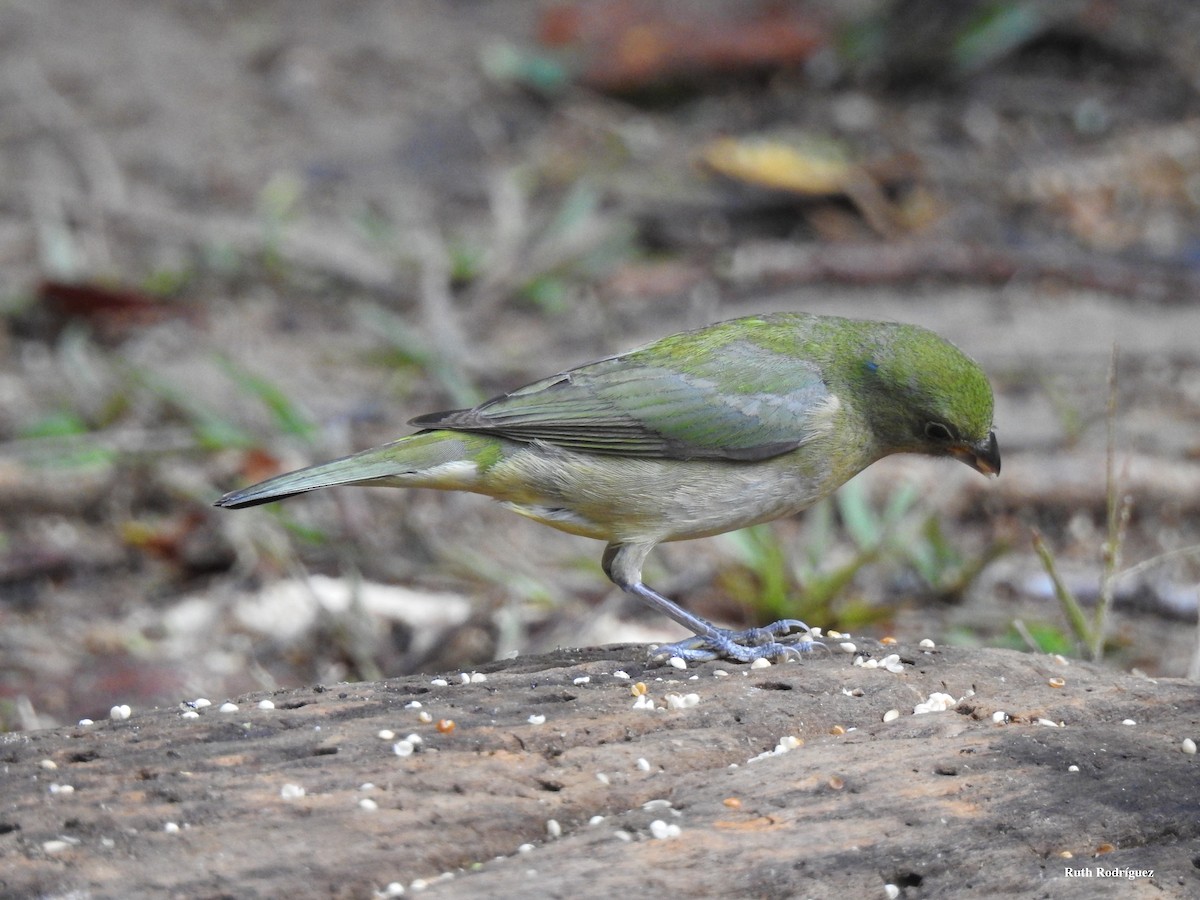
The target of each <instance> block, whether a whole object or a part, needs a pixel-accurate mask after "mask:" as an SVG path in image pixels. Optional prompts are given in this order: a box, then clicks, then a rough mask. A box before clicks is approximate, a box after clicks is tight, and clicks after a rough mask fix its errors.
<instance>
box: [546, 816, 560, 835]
mask: <svg viewBox="0 0 1200 900" xmlns="http://www.w3.org/2000/svg"><path fill="white" fill-rule="evenodd" d="M546 834H548V835H549V836H550V837H552V838H560V837H562V826H561V825H559V824H558V819H547V820H546Z"/></svg>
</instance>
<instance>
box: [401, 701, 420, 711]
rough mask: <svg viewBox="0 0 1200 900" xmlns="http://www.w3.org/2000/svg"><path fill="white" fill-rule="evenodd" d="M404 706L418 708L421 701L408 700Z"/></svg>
mask: <svg viewBox="0 0 1200 900" xmlns="http://www.w3.org/2000/svg"><path fill="white" fill-rule="evenodd" d="M404 708H405V709H420V708H421V701H420V700H410V701H409V702H408V703H405V704H404Z"/></svg>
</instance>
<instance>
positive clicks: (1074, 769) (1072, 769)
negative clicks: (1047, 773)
mask: <svg viewBox="0 0 1200 900" xmlns="http://www.w3.org/2000/svg"><path fill="white" fill-rule="evenodd" d="M1067 771H1068V772H1078V771H1079V766H1076V765H1070V766H1067Z"/></svg>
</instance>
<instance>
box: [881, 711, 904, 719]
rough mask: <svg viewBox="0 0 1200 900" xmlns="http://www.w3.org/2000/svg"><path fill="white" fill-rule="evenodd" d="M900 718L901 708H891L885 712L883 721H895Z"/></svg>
mask: <svg viewBox="0 0 1200 900" xmlns="http://www.w3.org/2000/svg"><path fill="white" fill-rule="evenodd" d="M898 718H900V710H898V709H889V710H888V711H887V712H885V713H884V714H883V721H885V722H894V721H896V720H897V719H898Z"/></svg>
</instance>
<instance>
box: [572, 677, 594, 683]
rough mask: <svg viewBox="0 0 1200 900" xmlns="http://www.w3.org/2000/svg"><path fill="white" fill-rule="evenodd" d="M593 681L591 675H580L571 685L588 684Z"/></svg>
mask: <svg viewBox="0 0 1200 900" xmlns="http://www.w3.org/2000/svg"><path fill="white" fill-rule="evenodd" d="M591 680H592V676H591V675H580V676H579V677H578V678H576V679H573V680H572V681H571V684H587V683H588V682H590V681H591Z"/></svg>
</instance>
